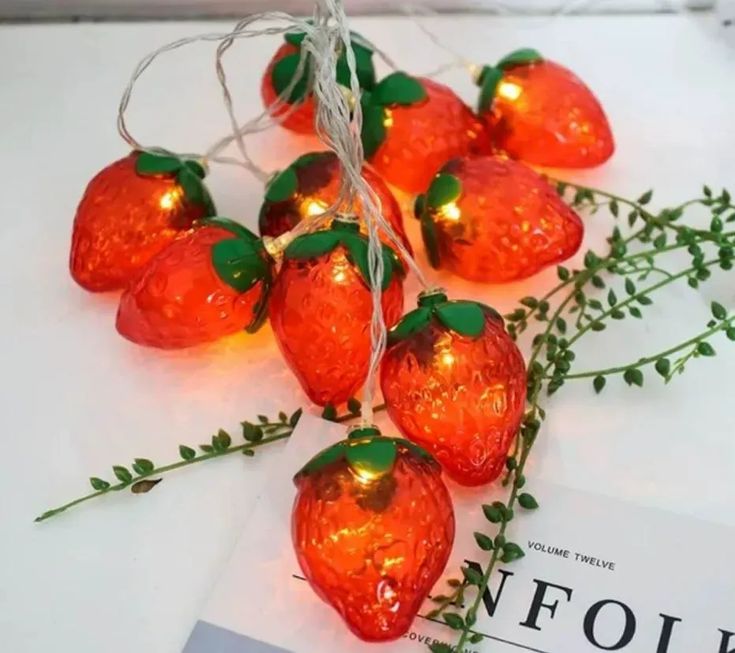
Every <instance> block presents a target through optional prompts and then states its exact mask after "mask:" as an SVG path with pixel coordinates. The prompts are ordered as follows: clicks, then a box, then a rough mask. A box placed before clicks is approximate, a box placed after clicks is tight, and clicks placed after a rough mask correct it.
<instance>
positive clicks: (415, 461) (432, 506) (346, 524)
mask: <svg viewBox="0 0 735 653" xmlns="http://www.w3.org/2000/svg"><path fill="white" fill-rule="evenodd" d="M292 536H293V542H294V546H295V549H296V554H297V557H298V560H299V564H300V565H301V569H302V570H303V572H304V575H305V576H306V578H307V579H308V580H309V582H310V583H311V585H312V587H313V588H314V589H315V590H316V592H317V593H318V594H319V596H321V598H322V599H323V600H325V601H326V602H327V603H329V604H331V605H332V606H333V607H334V608H335V609H336V610H337V611H338V612H339V613H340V615H342V617H343V618H344V620H345V621H346V622H347V624H348V626H349V627H350V629H351V630H352V631H353V632H354V633H355V634H356V635H357V636H358V637H360V638H361V639H364V640H368V641H381V640H389V639H395V638H397V637H400V636H401V635H403V634H404V633H405V632H406V631H407V630H408V629H409V627H410V625H411V622H412V621H413V619H414V617H415V616H416V614H417V612H418V610H419V608H420V607H421V604H422V602H423V601H424V599H425V598H426V595H427V594H428V593H429V591H430V590H431V588H432V586H433V585H434V583H435V582H436V581H437V580H438V578H439V576H440V575H441V573H442V572H443V570H444V567H445V566H446V564H447V559H448V557H449V553H450V551H451V547H452V543H453V541H454V512H453V509H452V502H451V499H450V497H449V494H448V492H447V489H446V487H445V486H444V483H443V482H442V480H441V475H440V472H439V470H438V468H437V466H436V464H432V463H431V462H429V461H427V460H425V459H422V458H420V457H418V456H416V455H415V454H412V453H411V452H409V451H408V450H407V449H406V447H405V446H404V445H400V444H399V445H398V457H397V460H396V464H395V467H394V468H393V470H392V472H390V473H389V474H387V475H385V476H383V477H381V478H378V479H375V480H370V481H365V480H364V479H362V478H360V477H358V476H357V475H356V474H355V473H353V472H352V471H351V470H350V468H349V467H348V466H347V464H346V463H345V462H344V461H341V462H337V463H333V464H332V465H329V466H327V467H325V468H324V469H322V470H320V471H318V472H316V473H314V474H313V475H310V476H306V477H303V478H301V479H300V480H299V481H298V495H297V497H296V502H295V504H294V508H293V517H292Z"/></svg>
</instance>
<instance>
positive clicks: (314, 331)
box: [269, 220, 403, 406]
mask: <svg viewBox="0 0 735 653" xmlns="http://www.w3.org/2000/svg"><path fill="white" fill-rule="evenodd" d="M358 230H359V227H358V225H357V224H356V223H346V222H343V221H341V220H335V221H334V222H333V223H332V228H331V230H330V231H319V232H315V233H312V234H307V235H304V236H299V237H298V238H296V239H295V240H294V241H293V242H292V243H291V244H290V245H289V246H288V247H287V248H286V250H285V252H284V258H283V265H282V266H281V270H280V271H279V273H278V275H277V276H276V278H275V281H274V284H273V291H272V294H271V299H270V311H269V313H270V320H271V325H272V327H273V332H274V334H275V336H276V340H277V341H278V344H279V346H280V348H281V352H282V353H283V356H284V358H285V359H286V362H287V363H288V365H289V366H290V367H291V369H292V370H293V371H294V373H295V374H296V376H297V378H298V379H299V381H300V382H301V385H302V387H303V388H304V391H305V392H306V394H307V395H308V396H309V398H310V399H311V400H312V401H313V402H314V403H316V404H319V405H320V406H325V405H327V404H331V405H333V406H337V405H339V404H342V403H344V402H345V401H347V400H348V399H349V398H350V397H352V396H353V395H354V394H355V393H356V392H357V391H358V390H359V389H360V387H361V386H362V384H363V383H364V381H365V376H366V375H367V371H368V363H369V360H370V320H371V317H372V312H373V304H372V295H371V293H370V289H369V279H370V277H369V271H368V242H367V239H366V238H365V237H364V236H362V235H360V234H359V233H358ZM382 253H383V264H384V276H383V298H382V302H383V317H384V319H385V322H386V324H387V325H389V326H390V325H393V324H395V323H396V322H397V321H398V320H399V319H400V317H401V313H402V311H403V282H402V278H403V268H402V266H401V264H400V263H399V262H398V259H397V258H396V255H395V254H394V252H393V250H391V249H390V248H389V247H387V246H385V245H384V246H383V250H382Z"/></svg>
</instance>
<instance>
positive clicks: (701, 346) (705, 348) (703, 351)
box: [697, 341, 716, 356]
mask: <svg viewBox="0 0 735 653" xmlns="http://www.w3.org/2000/svg"><path fill="white" fill-rule="evenodd" d="M697 353H698V354H699V355H700V356H714V355H715V354H716V352H715V348H714V347H713V346H712V345H710V344H709V343H708V342H704V341H703V342H699V343H697Z"/></svg>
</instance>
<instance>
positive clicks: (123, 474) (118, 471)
mask: <svg viewBox="0 0 735 653" xmlns="http://www.w3.org/2000/svg"><path fill="white" fill-rule="evenodd" d="M112 471H113V472H114V474H115V477H116V478H117V480H118V481H120V482H121V483H130V481H132V480H133V475H132V474H131V473H130V471H129V470H128V468H127V467H123V466H122V465H115V466H114V467H113V468H112Z"/></svg>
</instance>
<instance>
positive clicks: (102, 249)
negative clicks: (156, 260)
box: [69, 153, 206, 291]
mask: <svg viewBox="0 0 735 653" xmlns="http://www.w3.org/2000/svg"><path fill="white" fill-rule="evenodd" d="M137 157H138V155H137V154H135V153H133V154H130V155H129V156H127V157H125V158H124V159H120V160H119V161H116V162H115V163H113V164H111V165H110V166H108V167H107V168H105V169H104V170H102V171H101V172H99V173H98V174H97V176H95V178H94V179H92V181H91V182H90V183H89V185H88V186H87V189H86V191H85V193H84V196H83V197H82V200H81V202H80V204H79V208H78V209H77V213H76V217H75V218H74V229H73V232H72V241H71V255H70V259H69V269H70V271H71V275H72V277H73V278H74V280H75V281H76V282H77V283H78V284H79V285H80V286H82V287H83V288H86V289H87V290H92V291H104V290H116V289H119V288H124V287H125V286H126V285H127V284H128V282H129V281H130V279H131V278H132V277H133V276H134V275H135V274H136V273H137V272H138V271H139V270H140V269H141V268H142V267H143V266H144V265H145V264H146V263H147V262H148V261H149V260H150V259H151V258H152V257H153V256H154V255H155V254H157V253H158V252H160V251H161V250H162V249H163V248H164V247H166V246H167V245H168V244H169V243H170V242H171V241H172V240H173V239H174V238H176V237H177V236H178V235H179V234H181V233H182V232H185V231H186V230H188V229H189V228H191V225H192V222H194V220H197V219H199V218H202V217H204V216H205V214H206V210H205V208H204V206H203V205H199V204H192V203H191V202H189V201H187V200H186V198H185V196H184V191H183V190H182V188H181V187H180V186H179V184H178V182H177V181H176V179H175V178H174V177H173V176H172V175H168V174H161V175H155V176H143V175H139V174H138V173H137V172H136V170H135V163H136V160H137Z"/></svg>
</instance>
